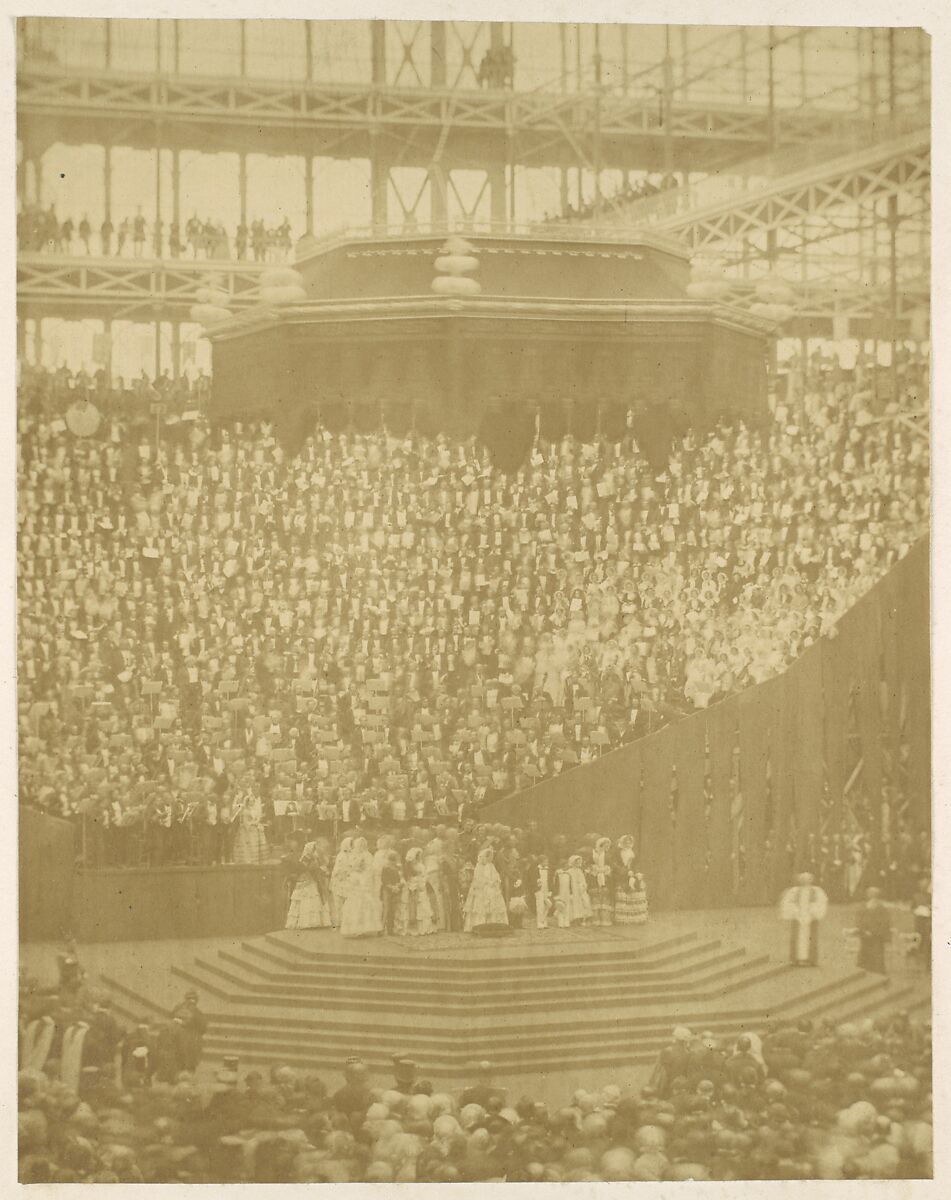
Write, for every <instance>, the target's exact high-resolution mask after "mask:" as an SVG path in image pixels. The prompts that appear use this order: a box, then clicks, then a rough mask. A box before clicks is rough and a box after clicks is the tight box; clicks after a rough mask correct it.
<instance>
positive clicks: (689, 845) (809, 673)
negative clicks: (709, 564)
mask: <svg viewBox="0 0 951 1200" xmlns="http://www.w3.org/2000/svg"><path fill="white" fill-rule="evenodd" d="M929 618H930V605H929V564H928V545H927V542H926V541H922V542H920V543H918V544H917V545H915V546H914V547H913V548H912V550H911V551H910V552H909V553H908V554H907V555H906V557H905V558H904V559H903V560H902V561H901V562H900V563H898V565H897V566H895V567H894V568H893V569H892V570H891V571H890V572H889V574H888V575H886V576H885V578H884V579H882V580H881V581H880V582H879V583H878V584H877V585H876V586H875V587H874V588H872V590H871V591H870V592H869V593H868V594H867V595H865V596H864V597H863V598H862V599H861V600H860V601H859V602H858V603H857V604H856V605H855V606H854V607H853V608H852V609H850V611H849V612H848V613H846V615H845V616H844V617H843V618H842V620H841V621H840V622H839V623H838V626H837V627H836V634H835V636H834V637H831V638H825V639H823V640H822V641H821V642H820V643H818V644H816V645H814V646H811V647H810V648H809V650H807V652H806V653H805V654H804V655H803V656H802V657H801V658H799V659H798V660H797V661H796V662H795V663H794V664H793V665H792V666H791V667H790V668H789V670H787V671H786V672H785V673H784V674H782V675H779V676H777V677H776V678H775V679H770V680H768V681H767V682H765V683H762V684H760V685H758V686H756V687H751V688H748V689H747V690H746V691H744V692H742V693H740V694H739V695H737V696H732V697H730V698H729V699H727V700H724V701H722V702H721V703H719V704H716V705H714V706H713V707H712V708H709V709H705V710H703V711H701V712H698V713H696V714H694V715H692V716H690V717H687V718H686V719H685V720H683V721H679V722H677V723H676V724H673V725H668V726H666V727H665V728H664V729H661V730H659V731H658V732H657V733H655V734H653V735H651V736H649V737H646V738H643V739H642V740H640V741H638V742H635V743H633V744H632V745H630V746H626V747H624V748H622V749H620V750H616V751H613V752H612V753H610V754H606V755H605V756H604V758H602V759H600V760H599V761H598V762H596V763H592V764H590V765H589V766H585V767H578V768H576V769H574V770H572V771H569V772H567V773H566V774H563V775H560V776H558V777H557V778H554V779H547V780H545V781H543V782H542V783H539V784H538V785H537V786H536V787H534V788H530V789H528V790H527V791H524V792H521V793H518V794H516V795H514V796H509V797H507V798H506V799H504V800H500V801H497V802H496V803H495V804H493V805H490V806H489V808H487V809H486V810H485V815H486V817H487V818H488V819H489V820H493V821H503V822H506V823H508V824H511V825H521V826H524V825H525V824H526V822H528V821H530V820H535V821H537V822H538V823H539V825H542V824H545V825H547V826H548V827H549V828H551V829H553V830H555V831H556V832H561V833H565V834H566V835H567V836H568V837H569V838H582V837H584V836H585V834H587V833H590V832H592V831H595V830H596V831H598V832H600V833H604V834H607V835H608V836H611V837H617V836H619V835H620V834H622V833H629V832H630V833H634V834H635V835H636V837H637V841H638V844H639V846H640V851H641V859H642V862H643V864H644V867H645V870H646V872H647V873H648V875H649V878H650V883H651V894H652V902H653V903H654V904H655V905H656V906H657V907H659V908H705V907H711V906H716V905H756V904H765V903H770V902H772V901H773V900H774V899H775V897H776V896H777V895H778V893H779V891H780V890H781V888H782V887H784V886H786V885H787V884H788V882H789V878H790V874H791V873H792V872H793V871H794V870H795V869H796V868H797V867H806V866H809V865H812V862H811V859H812V856H813V855H814V853H815V845H816V842H817V839H819V838H820V837H822V836H823V835H831V834H835V833H843V832H848V831H849V829H850V828H852V820H851V818H852V817H853V816H855V815H857V816H859V817H860V819H861V824H862V825H863V827H865V828H870V829H871V832H872V833H873V834H884V833H885V832H886V829H885V825H886V823H887V822H888V821H891V822H892V824H893V827H894V824H895V823H896V822H897V820H898V818H899V814H900V815H901V819H902V820H903V821H904V822H905V823H906V824H907V825H908V826H909V827H910V828H912V829H913V830H919V829H927V828H928V827H929V825H930V805H931V725H930V721H931V716H930V713H931V705H930V686H931V678H930V657H929V653H930V651H929V647H930V637H929Z"/></svg>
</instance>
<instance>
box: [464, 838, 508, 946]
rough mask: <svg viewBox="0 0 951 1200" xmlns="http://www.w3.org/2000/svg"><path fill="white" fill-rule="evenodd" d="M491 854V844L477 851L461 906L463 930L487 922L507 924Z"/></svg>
mask: <svg viewBox="0 0 951 1200" xmlns="http://www.w3.org/2000/svg"><path fill="white" fill-rule="evenodd" d="M494 858H495V853H494V851H493V850H492V848H491V846H486V848H485V849H484V850H480V851H479V856H478V858H477V859H476V866H475V873H474V874H473V876H472V883H471V884H470V885H469V894H468V896H466V902H465V904H464V905H463V906H462V915H463V925H462V927H463V929H464V930H465V932H466V933H473V932H474V931H475V930H477V929H480V928H485V927H486V926H488V925H508V923H509V915H508V909H507V908H506V905H505V897H504V896H503V895H502V880H501V879H500V878H499V873H498V871H497V870H496V869H495V863H494V861H493V859H494Z"/></svg>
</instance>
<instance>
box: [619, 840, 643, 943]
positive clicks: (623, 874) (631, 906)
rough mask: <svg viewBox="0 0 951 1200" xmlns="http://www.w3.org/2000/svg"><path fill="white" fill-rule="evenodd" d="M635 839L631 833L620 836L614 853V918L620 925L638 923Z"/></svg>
mask: <svg viewBox="0 0 951 1200" xmlns="http://www.w3.org/2000/svg"><path fill="white" fill-rule="evenodd" d="M636 868H637V859H636V856H635V854H634V839H633V838H632V837H631V835H630V834H629V833H626V834H625V835H624V837H621V838H618V842H617V849H616V851H615V854H614V872H613V876H614V920H615V921H616V922H617V923H618V925H636V924H638V923H639V922H638V919H637V918H638V913H637V905H636V903H635V899H634V889H635V886H636V876H637V869H636Z"/></svg>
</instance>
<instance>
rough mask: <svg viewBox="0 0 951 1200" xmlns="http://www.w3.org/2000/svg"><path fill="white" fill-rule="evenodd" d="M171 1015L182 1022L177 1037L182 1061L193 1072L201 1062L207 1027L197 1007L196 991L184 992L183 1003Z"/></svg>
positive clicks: (187, 1069)
mask: <svg viewBox="0 0 951 1200" xmlns="http://www.w3.org/2000/svg"><path fill="white" fill-rule="evenodd" d="M172 1016H173V1017H174V1018H175V1019H177V1020H179V1021H181V1023H182V1030H181V1035H180V1038H179V1045H180V1048H181V1056H182V1063H183V1065H184V1068H185V1070H186V1071H191V1072H192V1073H194V1072H195V1071H197V1070H198V1064H199V1063H200V1062H201V1054H202V1047H203V1045H204V1041H205V1030H206V1029H207V1028H208V1020H207V1018H206V1017H205V1014H204V1013H203V1012H202V1011H201V1009H200V1008H199V1007H198V993H197V992H196V991H195V990H194V989H191V990H189V991H187V992H186V993H185V999H184V1001H183V1003H181V1004H179V1005H178V1007H177V1008H175V1009H174V1010H173V1011H172Z"/></svg>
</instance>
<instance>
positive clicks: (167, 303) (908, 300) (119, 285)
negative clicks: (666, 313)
mask: <svg viewBox="0 0 951 1200" xmlns="http://www.w3.org/2000/svg"><path fill="white" fill-rule="evenodd" d="M265 269H267V267H266V264H265V265H262V266H254V265H252V264H248V263H228V262H218V261H215V260H209V261H198V262H190V261H188V262H186V261H181V260H179V261H161V260H153V261H140V262H130V261H123V260H115V261H110V260H108V259H87V258H81V259H76V258H58V257H56V256H54V255H28V254H24V255H21V256H20V258H19V261H18V263H17V299H18V302H19V305H20V310H21V315H25V314H26V313H27V312H29V315H31V316H59V317H64V318H66V319H71V320H81V319H82V318H84V317H108V316H113V317H115V316H116V315H117V312H118V310H122V309H128V308H129V307H130V306H135V307H136V308H141V309H142V310H144V309H146V308H148V307H149V306H151V308H152V315H153V316H156V315H161V316H165V317H175V318H177V319H180V320H181V319H185V318H187V315H188V310H189V309H190V307H191V306H192V305H193V304H195V303H196V302H197V297H196V293H197V291H198V289H199V288H200V287H202V286H203V285H204V286H207V284H208V283H209V282H212V283H213V284H214V286H215V287H218V288H221V289H223V290H225V291H227V292H228V294H229V296H230V297H231V300H230V302H229V307H232V308H234V309H236V310H240V309H245V308H248V307H250V306H252V305H253V304H255V303H257V299H258V297H257V290H258V287H259V280H260V273H261V271H262V270H265ZM790 286H791V287H792V290H793V292H794V294H795V301H794V304H793V307H794V308H795V310H796V316H795V317H794V318H793V319H792V321H791V322H790V323H789V326H788V328H786V329H784V332H786V333H789V334H790V335H795V334H796V332H797V331H802V330H805V329H808V331H809V332H810V333H813V334H816V333H817V331H818V332H822V331H823V330H825V331H831V328H832V320H833V318H834V317H836V316H848V317H849V318H850V319H851V320H853V321H857V322H864V323H869V322H874V321H875V320H877V319H878V318H880V316H881V312H882V309H883V306H884V305H885V304H886V303H887V296H886V295H885V290H883V289H882V288H870V287H868V286H866V285H865V284H863V283H862V282H861V281H855V280H839V279H832V280H818V281H809V282H805V283H801V284H796V283H792V284H791V285H790ZM724 302H725V303H728V304H735V305H737V306H738V307H740V308H749V307H750V306H751V305H752V304H754V303H755V302H756V293H755V281H752V280H740V279H734V280H730V287H729V291H728V293H727V294H726V295H725V297H724ZM927 305H928V279H927V277H922V278H919V279H917V280H913V281H910V282H907V283H904V284H903V285H902V293H901V304H900V312H899V319H900V320H901V321H902V322H903V325H904V324H906V323H907V321H908V320H909V319H910V317H911V316H912V314H914V313H917V312H921V311H924V310H926V309H927Z"/></svg>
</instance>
